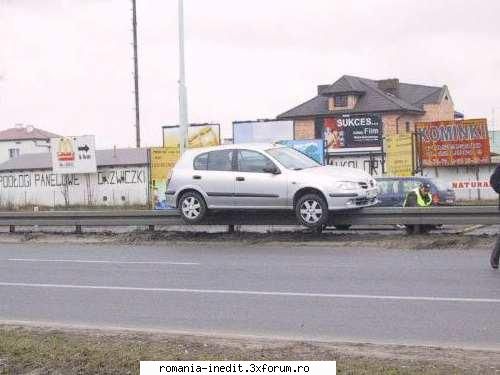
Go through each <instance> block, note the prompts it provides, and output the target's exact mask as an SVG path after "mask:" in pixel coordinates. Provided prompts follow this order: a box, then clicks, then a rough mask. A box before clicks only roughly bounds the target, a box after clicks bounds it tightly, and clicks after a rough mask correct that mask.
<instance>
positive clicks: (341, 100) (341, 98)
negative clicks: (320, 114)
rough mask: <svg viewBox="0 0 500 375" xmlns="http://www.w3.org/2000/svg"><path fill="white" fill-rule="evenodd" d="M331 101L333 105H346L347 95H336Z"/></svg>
mask: <svg viewBox="0 0 500 375" xmlns="http://www.w3.org/2000/svg"><path fill="white" fill-rule="evenodd" d="M333 102H334V106H335V107H347V95H336V96H335V97H334V98H333Z"/></svg>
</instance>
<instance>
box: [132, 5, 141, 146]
mask: <svg viewBox="0 0 500 375" xmlns="http://www.w3.org/2000/svg"><path fill="white" fill-rule="evenodd" d="M135 1H136V0H132V33H133V34H134V94H135V145H136V147H137V148H140V147H141V121H140V115H139V62H138V59H137V9H136V4H135Z"/></svg>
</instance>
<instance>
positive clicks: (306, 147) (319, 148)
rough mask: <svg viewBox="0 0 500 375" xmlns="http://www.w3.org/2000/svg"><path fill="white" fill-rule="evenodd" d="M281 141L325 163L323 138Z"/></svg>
mask: <svg viewBox="0 0 500 375" xmlns="http://www.w3.org/2000/svg"><path fill="white" fill-rule="evenodd" d="M279 143H280V144H282V145H285V146H288V147H291V148H293V149H295V150H297V151H300V152H302V153H303V154H305V155H307V156H309V157H310V158H311V159H313V160H316V161H317V162H318V163H320V164H325V147H324V142H323V140H322V139H311V140H294V141H280V142H279Z"/></svg>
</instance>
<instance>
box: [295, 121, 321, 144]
mask: <svg viewBox="0 0 500 375" xmlns="http://www.w3.org/2000/svg"><path fill="white" fill-rule="evenodd" d="M293 131H294V134H293V138H294V139H314V138H316V137H315V135H316V134H315V127H314V120H295V122H294V129H293Z"/></svg>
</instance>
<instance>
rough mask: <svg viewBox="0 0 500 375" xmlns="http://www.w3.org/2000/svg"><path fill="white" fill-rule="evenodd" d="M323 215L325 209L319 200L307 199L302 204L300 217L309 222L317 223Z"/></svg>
mask: <svg viewBox="0 0 500 375" xmlns="http://www.w3.org/2000/svg"><path fill="white" fill-rule="evenodd" d="M322 216H323V209H322V208H321V205H320V204H319V202H318V201H315V200H311V199H309V200H307V201H304V202H303V203H302V204H301V206H300V217H301V218H302V220H304V221H305V222H306V223H308V224H316V223H317V222H319V221H320V220H321V217H322Z"/></svg>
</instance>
